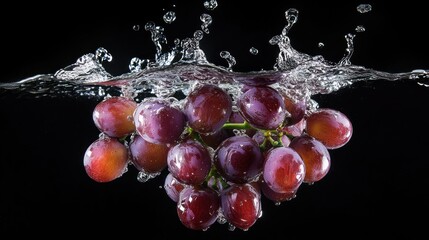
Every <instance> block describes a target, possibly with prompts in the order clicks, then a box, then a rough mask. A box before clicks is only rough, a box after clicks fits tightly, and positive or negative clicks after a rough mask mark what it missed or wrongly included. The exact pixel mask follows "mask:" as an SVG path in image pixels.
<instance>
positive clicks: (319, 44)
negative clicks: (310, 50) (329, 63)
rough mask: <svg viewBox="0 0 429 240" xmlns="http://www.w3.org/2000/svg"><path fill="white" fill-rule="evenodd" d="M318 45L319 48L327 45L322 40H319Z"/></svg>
mask: <svg viewBox="0 0 429 240" xmlns="http://www.w3.org/2000/svg"><path fill="white" fill-rule="evenodd" d="M317 46H318V47H319V48H323V47H324V46H325V44H324V43H322V42H319V43H318V44H317Z"/></svg>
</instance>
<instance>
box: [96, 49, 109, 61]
mask: <svg viewBox="0 0 429 240" xmlns="http://www.w3.org/2000/svg"><path fill="white" fill-rule="evenodd" d="M95 59H96V60H97V61H98V62H99V63H102V62H104V61H107V62H110V61H112V59H113V57H112V55H111V54H110V53H109V52H108V51H107V50H106V49H105V48H102V47H100V48H98V49H97V50H96V51H95Z"/></svg>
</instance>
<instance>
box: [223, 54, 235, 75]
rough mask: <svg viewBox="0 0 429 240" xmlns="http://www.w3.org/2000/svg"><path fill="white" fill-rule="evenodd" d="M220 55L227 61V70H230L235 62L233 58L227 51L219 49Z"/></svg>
mask: <svg viewBox="0 0 429 240" xmlns="http://www.w3.org/2000/svg"><path fill="white" fill-rule="evenodd" d="M220 57H221V58H223V59H225V60H226V61H227V62H228V70H230V71H231V70H232V67H233V66H234V65H235V64H236V63H237V62H236V61H235V58H234V57H233V56H232V55H231V54H230V53H229V52H228V51H221V52H220Z"/></svg>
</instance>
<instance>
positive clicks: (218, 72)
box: [0, 0, 429, 109]
mask: <svg viewBox="0 0 429 240" xmlns="http://www.w3.org/2000/svg"><path fill="white" fill-rule="evenodd" d="M204 7H205V8H206V9H207V10H214V9H215V8H216V7H217V2H216V1H214V0H211V1H205V2H204ZM371 8H372V7H371V5H368V4H364V5H359V6H358V7H357V10H358V12H360V13H366V12H369V11H371ZM298 15H299V11H298V10H297V9H294V8H291V9H288V10H287V11H286V12H285V17H286V25H285V27H284V28H283V30H282V32H281V33H280V34H279V35H276V36H274V37H272V38H271V40H270V41H269V43H270V44H272V45H276V46H277V47H278V48H279V53H278V56H277V59H276V62H275V65H274V66H273V70H261V71H249V72H235V71H232V67H233V66H234V65H235V64H236V60H235V58H234V57H233V56H232V55H231V54H230V53H229V52H228V51H222V52H221V53H220V56H221V58H224V59H225V60H226V61H227V64H228V66H227V67H222V66H217V65H214V64H212V63H210V62H209V61H208V60H207V59H206V56H205V53H204V51H203V50H202V49H201V48H200V41H201V40H202V39H203V37H204V35H205V34H209V32H210V31H209V29H208V27H209V25H210V24H211V23H212V17H211V16H210V15H209V14H205V13H204V14H202V15H200V20H201V22H202V25H201V30H196V31H195V32H194V34H193V36H192V37H189V38H184V39H175V40H174V46H173V47H172V48H171V50H169V51H166V50H165V49H166V46H167V43H168V42H167V37H166V36H165V35H164V28H163V27H161V26H158V25H156V24H155V23H154V22H148V23H146V25H145V26H144V29H145V30H146V31H148V32H150V34H151V40H152V42H153V43H154V45H155V49H156V54H155V59H153V60H151V59H140V58H138V57H135V58H132V59H131V61H130V64H129V69H130V72H129V73H125V74H122V75H119V76H112V75H111V74H110V73H108V72H107V71H106V70H105V69H104V67H103V65H102V63H103V62H105V61H111V60H112V55H110V53H109V52H107V50H106V49H104V48H100V49H97V50H96V52H95V53H89V54H86V55H84V56H82V57H80V58H79V59H78V60H77V61H76V63H73V64H71V65H69V66H67V67H65V68H62V69H60V70H58V71H57V72H56V73H55V74H46V75H36V76H34V77H30V78H27V79H24V80H21V81H18V82H13V83H2V84H0V88H2V89H6V90H18V91H24V92H29V93H32V94H35V95H36V96H51V95H54V96H88V97H99V98H103V97H105V96H108V95H125V94H126V95H127V96H131V97H134V98H136V99H138V98H139V96H140V94H142V93H144V94H146V93H151V94H154V95H156V96H157V97H163V98H168V97H172V96H173V95H175V94H176V93H178V92H180V93H183V94H185V95H187V94H188V93H189V91H190V90H191V89H192V88H193V87H194V86H195V84H197V83H212V84H216V85H219V86H221V87H224V89H227V91H228V92H229V93H230V94H231V95H232V96H233V98H235V99H236V98H237V96H238V95H239V94H240V93H241V90H240V89H241V85H243V84H246V85H253V86H258V85H271V86H273V87H275V88H276V89H278V90H280V91H282V92H284V93H286V94H288V95H289V96H290V97H291V98H294V99H305V100H310V99H311V97H312V96H313V95H316V94H329V93H332V92H334V91H337V90H339V89H341V88H343V87H346V86H349V85H351V84H353V83H355V82H359V81H370V80H389V81H396V80H400V79H410V80H414V81H418V82H419V83H420V85H422V86H428V84H427V83H425V81H427V80H426V79H428V78H429V73H428V71H427V70H422V69H418V70H413V71H410V72H404V73H388V72H382V71H376V70H372V69H368V68H365V67H363V66H357V65H353V64H352V63H351V61H350V58H351V57H352V55H353V51H354V45H353V39H354V37H355V35H354V34H351V33H349V34H346V35H345V39H346V43H347V48H346V52H345V55H344V57H343V58H342V59H341V60H340V61H339V62H338V63H333V62H329V61H327V60H325V59H324V58H323V57H322V56H311V55H308V54H305V53H301V52H299V51H297V50H295V49H294V48H293V47H292V45H291V41H290V39H289V32H290V29H291V28H292V27H293V25H294V24H295V23H296V22H297V21H298ZM175 19H176V15H175V13H174V12H167V13H165V15H164V16H163V20H164V21H165V22H166V23H168V24H172V23H173V22H174V21H175ZM137 26H138V27H137ZM133 28H134V30H136V28H138V29H140V26H139V25H135V26H134V27H133ZM362 31H365V29H364V27H363V26H358V28H356V32H362ZM318 46H319V48H322V47H323V46H324V44H323V43H321V42H320V43H319V44H318ZM250 53H251V54H254V55H256V54H258V50H257V49H256V48H253V47H252V48H251V49H250ZM307 102H308V103H309V104H310V106H309V108H310V109H311V108H315V107H317V104H316V103H315V102H314V101H307Z"/></svg>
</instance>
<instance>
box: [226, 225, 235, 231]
mask: <svg viewBox="0 0 429 240" xmlns="http://www.w3.org/2000/svg"><path fill="white" fill-rule="evenodd" d="M228 230H229V231H231V232H232V231H234V230H235V226H234V225H232V224H231V223H228Z"/></svg>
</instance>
